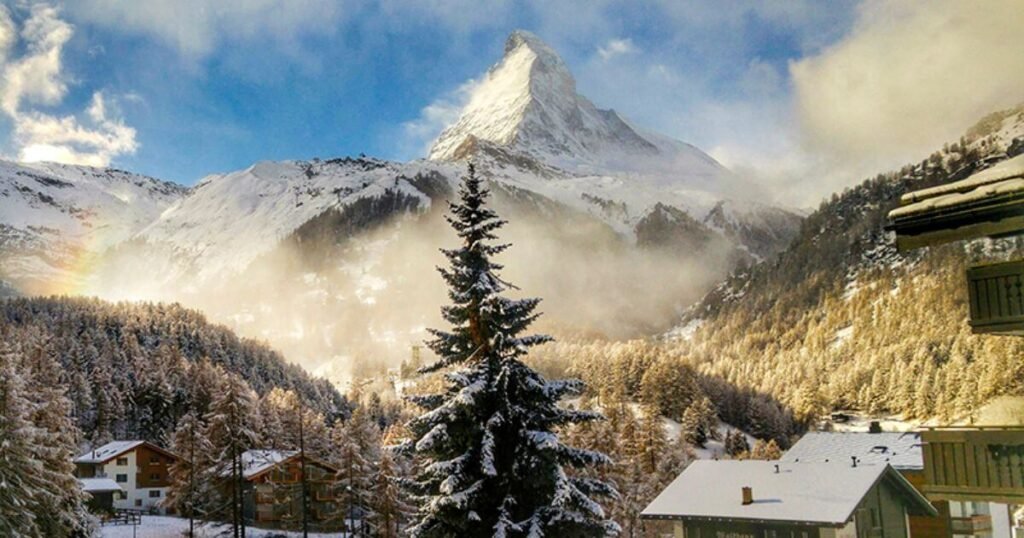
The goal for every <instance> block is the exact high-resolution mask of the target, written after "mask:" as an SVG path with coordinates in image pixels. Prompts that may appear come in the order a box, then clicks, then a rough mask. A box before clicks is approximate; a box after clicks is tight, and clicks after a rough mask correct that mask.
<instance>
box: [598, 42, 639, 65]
mask: <svg viewBox="0 0 1024 538" xmlns="http://www.w3.org/2000/svg"><path fill="white" fill-rule="evenodd" d="M638 52H640V49H638V48H637V47H636V45H634V44H633V40H632V39H630V38H628V37H627V38H626V39H612V40H610V41H608V43H606V44H605V45H604V46H603V47H598V48H597V54H598V55H599V56H601V58H603V59H605V60H610V59H612V58H614V57H616V56H622V55H625V54H636V53H638Z"/></svg>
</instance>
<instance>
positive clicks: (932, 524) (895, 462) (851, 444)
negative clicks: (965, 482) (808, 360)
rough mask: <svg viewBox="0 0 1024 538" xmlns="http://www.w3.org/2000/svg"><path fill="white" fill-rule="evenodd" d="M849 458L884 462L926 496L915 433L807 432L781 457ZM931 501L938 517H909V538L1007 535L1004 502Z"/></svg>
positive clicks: (837, 460) (843, 462)
mask: <svg viewBox="0 0 1024 538" xmlns="http://www.w3.org/2000/svg"><path fill="white" fill-rule="evenodd" d="M851 458H857V461H858V462H860V463H862V464H880V465H884V464H889V465H891V466H892V467H893V468H894V469H896V471H898V472H899V473H900V474H901V475H903V477H904V478H906V479H907V481H908V482H910V483H911V484H912V485H913V486H914V487H915V488H916V489H917V490H918V491H920V492H921V493H922V494H926V485H925V478H926V477H925V461H924V444H923V441H922V439H921V434H920V433H918V432H881V431H874V432H811V433H808V434H806V435H804V436H803V437H801V438H800V440H799V441H797V443H796V444H795V445H793V447H792V448H790V449H789V450H788V451H787V452H786V453H785V454H784V455H783V456H782V460H781V461H783V462H789V463H830V462H831V463H836V464H838V465H848V464H850V462H851ZM926 496H927V495H926ZM929 498H930V497H929ZM932 504H933V505H934V506H935V509H936V511H937V512H938V516H937V517H930V516H911V517H910V534H911V536H913V537H914V538H948V537H949V536H953V535H956V536H958V537H959V536H962V537H976V538H987V537H992V538H1010V534H1011V527H1012V526H1011V523H1010V515H1011V514H1010V512H1011V511H1010V508H1009V506H1007V505H1006V504H999V503H989V502H967V501H952V502H950V501H946V500H933V501H932Z"/></svg>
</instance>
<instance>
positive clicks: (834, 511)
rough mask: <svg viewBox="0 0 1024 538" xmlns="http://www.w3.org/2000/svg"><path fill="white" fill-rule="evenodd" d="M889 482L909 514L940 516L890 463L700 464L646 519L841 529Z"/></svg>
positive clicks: (664, 495)
mask: <svg viewBox="0 0 1024 538" xmlns="http://www.w3.org/2000/svg"><path fill="white" fill-rule="evenodd" d="M776 465H778V467H779V472H775V469H776ZM885 478H888V479H891V481H892V483H893V484H895V486H896V487H897V488H899V489H900V490H901V491H902V492H903V494H904V495H903V498H905V499H907V500H908V503H907V504H908V506H907V511H908V512H909V513H911V514H932V515H934V513H935V510H934V508H932V506H931V505H930V504H929V503H928V501H927V500H926V499H925V498H924V497H922V496H921V494H920V493H918V492H917V490H915V489H914V488H913V486H911V485H910V483H908V482H907V481H906V479H904V478H903V477H902V476H900V474H899V473H897V472H896V471H895V470H893V468H892V467H890V466H888V465H877V464H875V465H872V464H865V465H858V466H857V467H853V466H852V465H840V464H836V463H786V462H771V461H750V460H748V461H709V460H699V461H695V462H693V463H692V464H690V466H689V467H687V468H686V470H685V471H683V473H682V474H680V475H679V476H678V477H677V478H676V479H675V480H674V481H673V482H672V483H671V484H669V486H668V487H667V488H665V490H664V491H662V492H661V494H660V495H658V497H657V498H655V499H654V500H653V501H652V502H651V504H649V505H648V506H647V508H645V509H644V511H643V512H642V514H641V517H644V518H648V519H682V520H707V519H712V518H714V519H729V520H748V521H764V522H777V523H789V524H809V525H818V526H834V527H840V526H843V525H845V524H846V522H847V521H848V520H849V519H850V517H851V516H852V515H853V513H854V511H855V510H856V508H857V505H858V504H859V503H860V501H861V500H862V499H863V498H864V496H865V495H866V494H867V493H868V492H869V491H870V490H871V488H872V487H873V486H874V485H875V484H876V483H878V482H879V481H880V480H883V479H885ZM745 486H746V487H750V488H751V489H752V490H753V498H754V502H753V503H751V504H748V505H744V504H743V503H742V488H743V487H745Z"/></svg>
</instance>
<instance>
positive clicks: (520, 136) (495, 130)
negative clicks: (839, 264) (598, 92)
mask: <svg viewBox="0 0 1024 538" xmlns="http://www.w3.org/2000/svg"><path fill="white" fill-rule="evenodd" d="M429 158H430V159H431V160H433V161H443V162H451V161H463V160H473V161H475V162H476V163H477V165H478V166H479V167H480V168H481V169H482V170H484V171H486V173H488V174H489V175H490V176H491V177H493V178H496V179H498V180H500V181H505V182H508V183H511V184H513V185H516V186H517V187H519V188H524V189H527V190H531V191H534V192H538V193H541V194H543V195H544V196H546V197H549V198H551V199H553V200H557V201H558V202H560V203H562V204H565V205H567V206H569V207H573V208H575V209H577V210H580V211H583V212H586V213H589V214H591V215H593V216H595V217H597V218H600V219H602V220H604V221H605V222H607V223H608V224H609V225H611V226H612V227H613V228H614V229H616V230H617V231H619V232H620V233H622V234H623V235H626V236H629V237H633V238H635V237H636V228H637V226H638V225H639V224H640V222H642V221H643V220H644V219H645V218H647V217H648V216H649V215H650V214H651V212H652V211H655V209H656V208H657V207H672V208H675V209H679V210H682V211H684V212H686V213H687V214H689V215H690V216H691V217H692V218H693V219H695V220H697V221H700V222H706V223H707V224H708V226H709V227H712V228H715V230H716V231H725V229H724V228H725V227H727V226H726V224H727V223H728V224H729V225H730V226H731V228H730V230H729V231H728V233H727V234H726V236H727V237H729V238H730V239H731V240H734V241H735V242H736V243H737V246H740V247H742V248H744V249H745V250H748V251H750V252H753V253H756V254H755V256H756V257H758V258H762V257H768V256H769V255H771V254H774V253H775V252H777V251H778V250H779V249H781V247H782V246H784V245H785V243H786V242H787V241H788V239H789V238H790V237H791V236H792V234H793V233H794V232H795V230H796V226H797V223H798V222H799V217H797V216H796V215H795V214H792V213H790V212H788V211H785V210H782V209H778V208H771V207H767V206H764V205H761V204H757V203H755V202H753V201H750V200H749V199H747V200H743V199H736V195H737V194H738V193H745V194H750V193H753V192H756V188H753V186H751V185H749V184H747V183H746V182H745V181H744V180H743V179H742V178H739V177H737V176H735V175H734V174H732V173H731V172H730V171H728V170H727V169H726V168H724V167H723V166H721V165H720V164H719V163H718V162H716V161H715V160H714V159H713V158H711V157H710V156H709V155H707V154H705V153H704V152H702V151H700V150H699V149H697V148H695V147H693V146H691V145H689V144H686V143H684V142H680V141H677V140H673V139H671V138H669V137H666V136H663V135H659V134H655V133H649V132H645V131H642V130H640V129H637V128H635V127H633V126H631V125H630V124H629V123H628V122H627V121H626V120H625V119H623V118H621V117H620V116H619V115H618V114H617V113H616V112H614V111H611V110H600V109H598V108H596V107H595V106H594V105H593V104H592V103H591V102H590V101H588V100H587V99H586V98H585V97H583V96H581V95H579V94H577V93H576V82H575V80H574V79H573V76H572V74H571V73H570V72H569V69H568V68H567V66H566V65H565V63H564V62H563V61H562V59H561V58H560V57H559V56H558V54H557V53H556V52H555V51H554V50H552V49H551V47H549V46H548V45H546V44H545V43H543V42H542V41H541V40H540V39H539V38H537V37H536V36H534V35H532V34H530V33H528V32H523V31H516V32H513V33H512V35H510V36H509V38H508V40H507V42H506V44H505V54H504V56H503V57H502V59H501V60H500V61H499V62H498V63H497V64H495V65H494V66H493V67H492V68H491V69H490V70H489V71H488V72H487V74H486V75H485V76H484V77H483V78H482V80H481V82H480V83H479V84H477V85H476V86H475V87H474V88H473V90H472V92H471V94H470V96H469V99H468V101H467V104H466V105H465V107H464V109H463V110H462V112H461V115H460V117H459V119H458V120H457V121H456V122H455V123H454V124H452V125H451V126H449V127H448V128H447V129H445V130H444V131H442V133H441V134H440V136H439V137H438V139H437V140H436V141H435V143H434V145H433V147H432V148H431V151H430V155H429ZM727 200H728V203H723V202H725V201H727ZM713 211H714V212H716V213H717V214H718V215H717V216H716V215H712V212H713ZM786 217H788V218H786ZM723 219H724V220H723ZM740 230H743V233H740ZM748 242H749V243H750V244H747V243H748Z"/></svg>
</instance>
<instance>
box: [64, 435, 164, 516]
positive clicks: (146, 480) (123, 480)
mask: <svg viewBox="0 0 1024 538" xmlns="http://www.w3.org/2000/svg"><path fill="white" fill-rule="evenodd" d="M175 461H177V457H176V456H175V455H174V454H171V453H170V452H168V451H166V450H164V449H162V448H160V447H158V446H156V445H154V444H153V443H149V442H147V441H113V442H110V443H107V444H105V445H103V446H101V447H98V448H95V449H93V450H90V451H89V452H86V453H84V454H82V455H80V456H78V457H77V458H75V460H74V462H75V472H76V475H77V476H78V477H79V478H83V479H87V478H109V479H112V480H113V481H114V482H115V483H116V484H117V485H118V486H119V487H120V488H121V491H119V492H113V508H114V509H134V510H142V511H146V512H158V513H166V509H165V508H164V507H163V500H164V498H166V497H167V489H168V487H170V473H169V467H170V466H171V464H173V463H174V462H175Z"/></svg>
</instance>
